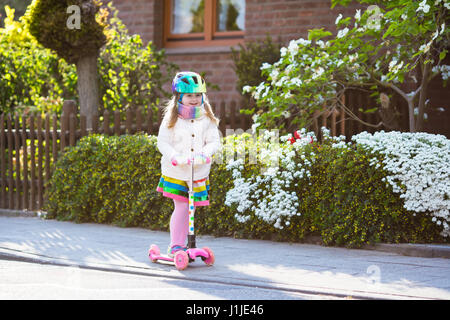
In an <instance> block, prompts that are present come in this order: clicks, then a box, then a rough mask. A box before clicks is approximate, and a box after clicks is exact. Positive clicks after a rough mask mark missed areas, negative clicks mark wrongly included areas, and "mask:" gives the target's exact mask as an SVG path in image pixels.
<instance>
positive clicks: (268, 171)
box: [225, 130, 315, 229]
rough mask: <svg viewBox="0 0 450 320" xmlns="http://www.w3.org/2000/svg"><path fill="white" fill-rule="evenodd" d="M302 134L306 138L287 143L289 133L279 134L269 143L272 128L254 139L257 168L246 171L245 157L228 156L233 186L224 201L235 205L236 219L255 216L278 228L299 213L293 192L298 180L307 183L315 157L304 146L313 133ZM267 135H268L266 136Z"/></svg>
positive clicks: (313, 137) (312, 138) (228, 167)
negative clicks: (256, 169)
mask: <svg viewBox="0 0 450 320" xmlns="http://www.w3.org/2000/svg"><path fill="white" fill-rule="evenodd" d="M302 134H303V135H304V136H305V137H309V139H308V140H301V139H298V140H297V141H296V142H295V143H293V144H289V143H287V140H289V139H290V138H291V136H289V135H288V136H284V137H281V144H277V143H276V144H275V145H274V144H271V143H270V142H269V141H268V140H270V137H271V135H272V136H273V135H274V133H273V132H267V133H266V136H265V137H263V138H261V137H259V138H258V139H257V140H256V148H257V150H258V158H259V162H260V164H261V166H260V167H259V168H260V171H259V172H256V174H253V175H250V176H249V175H248V174H246V173H245V169H244V159H242V158H239V159H236V160H231V161H229V162H228V164H227V170H230V171H232V173H233V178H234V187H233V188H232V189H231V190H230V191H228V192H227V195H226V199H225V204H226V205H227V206H232V205H235V207H236V211H237V212H236V215H235V217H236V219H237V220H238V221H239V222H242V223H244V222H247V221H248V220H249V219H250V217H251V216H255V217H257V218H259V219H261V220H263V221H265V222H267V223H268V224H272V225H273V226H274V227H275V228H277V229H283V227H284V226H285V225H289V224H290V218H291V217H292V216H299V215H301V212H299V197H301V195H299V194H297V193H296V192H295V189H296V187H298V184H299V183H303V184H307V183H308V180H309V177H310V176H311V173H310V171H309V169H310V168H311V166H312V165H313V162H314V157H313V156H311V155H313V154H312V153H311V152H310V151H311V148H305V146H307V145H308V144H309V141H313V140H315V136H314V133H306V132H305V131H304V130H303V131H302ZM268 138H269V139H268Z"/></svg>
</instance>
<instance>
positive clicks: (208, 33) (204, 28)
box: [164, 0, 245, 48]
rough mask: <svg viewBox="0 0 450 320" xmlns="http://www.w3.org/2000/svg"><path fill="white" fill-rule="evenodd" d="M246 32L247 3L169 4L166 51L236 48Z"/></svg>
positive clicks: (194, 0)
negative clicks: (190, 48)
mask: <svg viewBox="0 0 450 320" xmlns="http://www.w3.org/2000/svg"><path fill="white" fill-rule="evenodd" d="M244 29H245V0H166V1H165V24H164V39H165V47H167V48H176V47H194V46H213V45H217V46H220V45H235V44H237V43H239V42H241V41H242V39H243V37H244Z"/></svg>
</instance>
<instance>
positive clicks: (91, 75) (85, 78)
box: [76, 55, 100, 129]
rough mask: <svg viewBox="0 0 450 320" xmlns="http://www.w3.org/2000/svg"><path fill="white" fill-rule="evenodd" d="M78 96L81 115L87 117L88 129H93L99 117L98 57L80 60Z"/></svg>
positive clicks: (78, 65) (78, 67)
mask: <svg viewBox="0 0 450 320" xmlns="http://www.w3.org/2000/svg"><path fill="white" fill-rule="evenodd" d="M76 66H77V75H78V83H77V87H78V96H79V100H80V114H81V115H84V116H86V128H87V129H92V122H93V119H94V117H97V115H98V104H99V101H100V97H99V89H98V72H97V56H96V55H91V56H85V57H82V58H81V59H80V60H78V62H77V64H76Z"/></svg>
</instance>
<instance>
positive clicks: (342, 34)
mask: <svg viewBox="0 0 450 320" xmlns="http://www.w3.org/2000/svg"><path fill="white" fill-rule="evenodd" d="M347 33H348V28H344V29H342V30H339V31H338V34H337V37H338V38H342V37H345V36H346V35H347Z"/></svg>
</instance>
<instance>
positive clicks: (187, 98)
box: [181, 93, 202, 107]
mask: <svg viewBox="0 0 450 320" xmlns="http://www.w3.org/2000/svg"><path fill="white" fill-rule="evenodd" d="M181 103H182V104H183V105H185V106H188V107H198V106H200V105H201V104H202V94H201V93H185V94H184V95H183V99H181Z"/></svg>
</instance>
